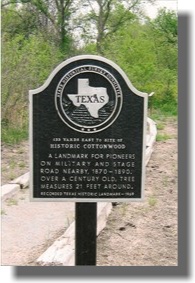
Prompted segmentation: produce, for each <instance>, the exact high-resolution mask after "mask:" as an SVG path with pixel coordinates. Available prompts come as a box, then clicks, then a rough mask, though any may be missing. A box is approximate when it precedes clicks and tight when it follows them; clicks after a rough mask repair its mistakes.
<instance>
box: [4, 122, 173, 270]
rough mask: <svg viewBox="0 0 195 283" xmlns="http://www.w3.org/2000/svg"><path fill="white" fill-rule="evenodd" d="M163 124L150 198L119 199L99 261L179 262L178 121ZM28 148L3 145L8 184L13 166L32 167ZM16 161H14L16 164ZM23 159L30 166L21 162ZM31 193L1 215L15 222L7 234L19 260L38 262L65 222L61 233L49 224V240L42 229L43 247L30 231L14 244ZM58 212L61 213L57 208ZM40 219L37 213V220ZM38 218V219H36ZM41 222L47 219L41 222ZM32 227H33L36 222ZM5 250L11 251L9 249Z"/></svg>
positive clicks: (149, 178) (151, 167) (17, 169)
mask: <svg viewBox="0 0 195 283" xmlns="http://www.w3.org/2000/svg"><path fill="white" fill-rule="evenodd" d="M159 128H161V130H159V131H158V140H159V141H157V143H156V145H155V149H154V152H153V154H152V157H151V160H150V162H149V164H148V166H147V170H146V187H145V199H144V201H143V202H136V203H133V202H131V203H119V204H118V205H117V206H115V207H114V208H113V210H112V213H111V214H110V216H109V219H108V223H107V227H106V228H105V229H104V230H103V232H102V233H101V234H100V236H99V237H98V240H97V241H98V245H97V246H98V247H97V265H98V266H173V265H177V125H176V122H175V121H174V120H167V121H166V122H164V123H162V122H161V125H160V124H159ZM27 149H28V143H27V142H23V143H22V144H21V145H18V146H16V147H6V146H5V145H4V146H3V148H2V152H3V154H2V169H3V170H2V174H3V176H2V177H3V183H7V182H8V181H9V179H10V177H9V171H10V170H9V169H10V168H12V167H13V172H14V173H15V175H16V177H17V176H18V175H21V174H23V173H26V172H27V171H28V170H27V169H28V162H27V160H28V150H27ZM13 160H14V165H13V166H11V164H12V163H13ZM21 162H23V163H22V164H25V165H23V166H21ZM10 166H11V167H10ZM5 168H7V170H6V169H5ZM7 171H8V172H7ZM5 173H6V174H5ZM25 197H26V196H18V199H17V202H16V203H13V202H12V203H9V202H8V203H7V204H5V206H4V207H3V211H2V213H1V214H2V219H3V220H4V221H5V223H6V225H7V223H8V224H9V222H10V225H7V226H6V229H7V230H5V231H4V232H5V234H7V235H8V236H7V239H8V240H10V243H11V244H13V247H14V245H18V251H16V252H17V260H18V261H17V264H18V265H20V263H22V264H23V265H34V260H35V259H36V256H35V255H38V254H41V252H43V251H44V250H45V246H47V245H48V241H49V243H51V242H52V240H54V238H55V237H57V236H58V235H59V231H61V230H62V226H61V225H62V221H61V220H60V221H59V227H58V231H57V232H56V231H55V230H52V229H53V228H52V229H51V227H49V229H50V230H49V231H50V234H51V237H49V239H48V238H47V239H46V241H45V245H44V237H45V236H44V235H42V236H41V233H42V232H41V233H40V234H38V237H42V238H43V239H42V240H43V241H42V244H41V245H39V246H38V245H37V246H36V245H34V244H33V245H32V242H31V241H30V239H27V238H28V237H26V236H25V233H23V234H22V235H20V238H18V240H17V241H18V242H17V243H14V235H16V234H17V232H16V231H17V227H18V225H20V221H24V220H25V217H26V215H27V214H28V209H29V207H28V206H25V205H24V203H23V202H24V200H25ZM18 203H21V204H22V205H23V210H22V211H21V212H19V211H18V210H19V205H17V204H18ZM61 205H63V203H62V204H61ZM46 206H48V208H47V209H48V210H50V208H49V203H48V204H47V203H46V204H45V209H46ZM30 209H34V213H35V215H36V214H37V212H38V213H40V214H41V213H43V211H45V209H44V210H43V211H41V210H40V211H37V208H33V205H32V206H31V208H30ZM40 209H41V208H40ZM12 211H14V213H16V212H17V213H19V214H20V218H19V217H17V219H15V221H16V222H14V221H13V220H14V219H13V218H10V217H9V215H10V213H11V212H12ZM53 211H54V212H56V209H55V207H54V208H53ZM52 214H53V213H52ZM54 216H55V215H54ZM63 217H64V215H62V216H59V215H58V218H59V219H63ZM53 219H54V222H53V226H55V225H54V224H55V217H54V218H53ZM39 220H40V219H39V218H37V221H39ZM32 221H34V220H33V219H32ZM45 221H46V219H45ZM26 223H27V222H26ZM26 225H27V224H26ZM37 225H39V223H37V222H36V223H35V225H34V227H37ZM40 225H42V224H41V223H40ZM48 225H49V224H48ZM31 226H32V229H33V225H31ZM53 226H52V227H53ZM4 227H5V226H4ZM2 228H3V227H2ZM28 229H30V226H28ZM47 229H48V228H47ZM32 231H33V230H32ZM47 234H48V232H47ZM28 235H29V234H28ZM28 235H27V236H28ZM12 237H13V239H12ZM25 238H26V239H27V240H26V242H25V249H24V250H20V248H19V247H20V245H21V243H22V242H23V241H24V240H25ZM37 244H38V243H37ZM27 250H31V254H32V257H30V258H29V257H27V256H26V251H27ZM3 252H4V254H5V250H4V251H2V253H3ZM6 253H7V255H6V254H5V255H4V256H6V257H7V259H6V261H7V260H8V261H9V260H12V258H13V256H12V251H11V249H10V250H7V252H6ZM6 263H7V262H6Z"/></svg>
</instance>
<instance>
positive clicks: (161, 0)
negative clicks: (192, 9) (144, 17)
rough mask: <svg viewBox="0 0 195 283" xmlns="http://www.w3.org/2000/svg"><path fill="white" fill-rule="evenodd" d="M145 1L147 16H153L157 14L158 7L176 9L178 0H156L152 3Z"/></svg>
mask: <svg viewBox="0 0 195 283" xmlns="http://www.w3.org/2000/svg"><path fill="white" fill-rule="evenodd" d="M143 2H145V3H144V5H145V9H146V13H147V14H148V16H149V17H150V18H155V16H156V15H157V12H158V9H160V8H164V7H165V8H167V9H169V10H174V11H177V9H178V7H177V6H178V1H177V0H156V2H155V3H154V4H152V5H151V4H149V3H148V2H147V0H146V1H143Z"/></svg>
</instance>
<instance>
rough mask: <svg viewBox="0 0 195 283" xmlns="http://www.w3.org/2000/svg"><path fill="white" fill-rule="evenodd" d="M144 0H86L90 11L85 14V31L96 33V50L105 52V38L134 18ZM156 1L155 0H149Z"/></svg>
mask: <svg viewBox="0 0 195 283" xmlns="http://www.w3.org/2000/svg"><path fill="white" fill-rule="evenodd" d="M141 2H142V0H123V1H117V0H85V1H84V3H85V5H86V6H88V10H89V12H88V13H87V15H86V16H84V17H83V18H84V26H82V29H83V30H84V33H85V34H86V33H88V37H91V36H92V34H93V35H95V42H96V51H97V53H98V54H102V55H103V53H104V43H105V40H106V39H107V38H108V37H109V36H111V35H113V34H114V33H115V32H116V31H117V30H119V29H120V28H121V27H122V26H123V25H124V24H125V23H127V22H128V23H131V21H132V20H134V19H135V18H136V17H135V14H134V12H135V11H136V12H138V11H141ZM149 2H154V0H149ZM85 37H86V35H85Z"/></svg>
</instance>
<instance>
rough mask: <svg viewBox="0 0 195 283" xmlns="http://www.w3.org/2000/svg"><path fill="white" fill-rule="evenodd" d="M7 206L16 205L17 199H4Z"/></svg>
mask: <svg viewBox="0 0 195 283" xmlns="http://www.w3.org/2000/svg"><path fill="white" fill-rule="evenodd" d="M6 203H7V205H8V206H12V205H18V201H17V200H16V199H14V198H10V199H8V200H7V201H6Z"/></svg>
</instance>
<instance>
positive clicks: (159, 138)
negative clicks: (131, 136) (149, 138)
mask: <svg viewBox="0 0 195 283" xmlns="http://www.w3.org/2000/svg"><path fill="white" fill-rule="evenodd" d="M169 139H172V136H170V135H168V134H157V136H156V141H166V140H169Z"/></svg>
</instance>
